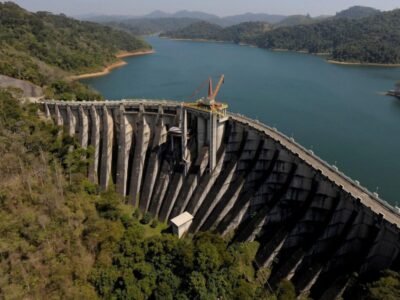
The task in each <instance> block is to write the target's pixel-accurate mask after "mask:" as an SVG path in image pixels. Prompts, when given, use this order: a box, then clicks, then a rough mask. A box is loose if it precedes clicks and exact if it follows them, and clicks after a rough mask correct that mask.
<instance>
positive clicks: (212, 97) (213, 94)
mask: <svg viewBox="0 0 400 300" xmlns="http://www.w3.org/2000/svg"><path fill="white" fill-rule="evenodd" d="M224 82H225V75H223V74H222V75H221V78H220V79H219V82H218V84H217V87H216V88H215V91H213V87H212V78H211V77H210V79H209V81H208V100H209V101H210V103H211V102H212V101H214V102H215V98H216V97H217V95H218V93H219V90H220V89H221V86H222V84H223V83H224Z"/></svg>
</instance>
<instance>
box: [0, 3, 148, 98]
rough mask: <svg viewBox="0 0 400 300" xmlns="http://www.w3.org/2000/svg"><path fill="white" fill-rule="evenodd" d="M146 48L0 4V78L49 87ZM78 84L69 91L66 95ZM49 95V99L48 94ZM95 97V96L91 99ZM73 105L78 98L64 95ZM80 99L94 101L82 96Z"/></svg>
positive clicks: (108, 32) (111, 32)
mask: <svg viewBox="0 0 400 300" xmlns="http://www.w3.org/2000/svg"><path fill="white" fill-rule="evenodd" d="M148 48H150V46H149V45H148V44H147V43H145V42H144V41H142V40H140V39H138V38H136V37H134V36H132V35H131V34H129V33H127V32H123V31H119V30H115V29H112V28H110V27H107V26H103V25H99V24H95V23H90V22H82V21H77V20H74V19H71V18H68V17H66V16H65V15H53V14H51V13H48V12H38V13H31V12H28V11H26V10H24V9H22V8H21V7H19V6H18V5H16V4H14V3H12V2H4V3H1V2H0V74H4V75H7V76H10V77H14V78H17V79H22V80H27V81H30V82H32V83H34V84H37V85H39V86H42V87H43V86H47V87H50V90H51V93H53V94H56V95H58V96H60V95H64V96H68V95H66V94H65V93H63V92H59V91H58V90H57V88H55V87H54V84H53V83H54V82H55V81H59V80H61V79H63V78H64V77H66V76H68V75H70V74H79V73H88V72H93V71H98V70H100V69H102V68H104V66H106V65H108V64H110V63H112V62H114V61H116V56H115V55H116V54H117V53H118V52H120V51H134V50H140V49H148ZM76 87H78V89H80V91H77V93H78V94H80V95H81V96H82V93H83V91H84V90H86V91H88V90H87V88H84V87H83V86H82V85H81V84H79V83H76V84H75V85H69V90H75V88H76ZM51 93H50V94H51ZM96 96H98V94H96ZM69 97H70V98H71V97H72V98H73V99H77V98H80V97H79V95H77V94H76V93H69ZM84 98H89V99H88V100H90V99H91V98H94V95H91V94H90V92H86V95H84Z"/></svg>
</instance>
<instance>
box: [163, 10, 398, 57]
mask: <svg viewBox="0 0 400 300" xmlns="http://www.w3.org/2000/svg"><path fill="white" fill-rule="evenodd" d="M354 13H355V12H354ZM361 13H363V14H366V13H367V12H365V11H362V12H360V14H361ZM369 13H370V14H371V12H369ZM360 14H356V15H357V16H359V15H360ZM346 16H347V17H345V16H340V15H339V16H338V17H335V18H330V19H327V20H323V21H320V22H313V23H312V24H307V25H297V26H284V27H279V28H275V29H272V30H268V29H271V28H268V26H265V27H264V29H261V30H260V24H258V25H257V24H253V25H252V23H246V24H241V25H237V26H236V28H233V27H228V28H224V29H222V28H220V27H218V26H215V25H211V24H205V23H204V22H201V23H196V24H192V25H190V26H189V27H187V28H184V29H181V30H178V31H175V32H166V33H165V34H164V36H167V37H171V38H193V39H212V40H221V41H231V42H236V43H241V42H244V43H250V44H253V45H256V46H258V47H261V48H266V49H285V50H290V51H306V52H309V53H314V54H317V53H324V54H327V55H329V58H330V59H332V60H336V61H340V62H355V63H376V64H400V47H399V45H400V9H398V10H393V11H390V12H383V13H378V12H375V13H373V14H372V15H371V16H367V17H362V18H356V17H354V18H351V17H350V16H353V15H352V14H350V12H348V13H347V14H346ZM238 28H240V29H241V30H238Z"/></svg>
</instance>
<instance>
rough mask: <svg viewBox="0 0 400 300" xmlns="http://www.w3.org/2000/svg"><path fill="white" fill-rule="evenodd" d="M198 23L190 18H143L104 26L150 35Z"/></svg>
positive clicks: (113, 22) (114, 22)
mask: <svg viewBox="0 0 400 300" xmlns="http://www.w3.org/2000/svg"><path fill="white" fill-rule="evenodd" d="M198 21H199V20H197V19H190V18H157V19H150V18H144V19H128V20H123V21H111V22H107V23H105V25H109V26H111V27H115V28H117V29H122V30H125V31H128V32H130V33H132V34H135V35H150V34H156V33H160V32H164V31H175V30H180V29H182V28H185V27H187V26H189V25H191V24H193V23H196V22H198Z"/></svg>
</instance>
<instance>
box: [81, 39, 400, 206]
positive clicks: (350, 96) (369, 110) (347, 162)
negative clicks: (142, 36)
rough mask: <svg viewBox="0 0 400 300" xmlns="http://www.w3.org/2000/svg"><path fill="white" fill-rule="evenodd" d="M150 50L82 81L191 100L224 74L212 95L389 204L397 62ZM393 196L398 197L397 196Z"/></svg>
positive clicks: (185, 44)
mask: <svg viewBox="0 0 400 300" xmlns="http://www.w3.org/2000/svg"><path fill="white" fill-rule="evenodd" d="M147 40H148V42H149V43H151V44H152V46H153V47H154V49H155V51H156V53H155V54H152V55H146V56H139V57H131V58H126V59H125V60H126V61H127V62H128V64H127V65H126V66H124V67H122V68H120V69H116V70H114V71H113V72H111V73H110V74H108V75H107V76H104V77H97V78H91V79H85V80H82V82H84V83H87V84H89V85H91V86H92V87H94V88H95V89H96V90H98V91H99V92H101V93H102V94H103V95H104V96H105V97H106V98H107V99H124V98H126V99H128V98H146V99H170V100H178V101H193V100H195V99H196V98H199V97H200V96H204V95H205V94H206V92H207V91H206V89H203V90H202V91H201V92H200V93H199V94H197V95H195V96H194V97H193V94H194V92H195V91H196V90H197V89H198V88H199V86H200V85H201V84H202V83H203V82H204V81H205V80H206V79H207V78H208V77H209V76H213V77H214V78H217V77H218V76H219V75H220V74H225V78H226V82H225V84H224V86H223V87H222V89H221V92H220V94H219V96H218V98H217V100H220V101H222V102H226V103H228V104H229V110H230V111H232V112H237V113H241V114H244V115H246V116H249V117H251V118H254V119H258V120H260V121H262V122H264V123H266V124H267V125H269V126H274V127H276V128H277V129H278V130H280V131H282V132H283V133H285V134H286V135H288V136H291V137H294V139H295V140H296V141H297V142H299V143H300V144H302V145H303V146H304V147H306V148H308V149H312V150H313V151H314V153H315V154H317V155H318V156H320V157H321V158H322V159H324V160H326V161H327V162H329V163H330V164H335V165H337V167H338V168H339V170H341V171H342V172H344V173H345V174H346V175H348V176H349V177H351V178H352V179H354V180H358V181H360V182H361V184H362V185H363V186H365V187H367V188H368V189H370V190H371V191H372V192H377V193H378V194H379V195H380V197H381V198H383V199H384V200H386V201H388V202H389V203H391V204H393V205H396V204H400V101H399V100H397V99H395V98H390V97H386V96H383V93H384V92H385V91H387V90H390V89H392V88H393V86H394V84H395V82H396V81H398V80H400V68H383V67H364V66H343V65H333V64H329V63H327V62H326V61H325V60H324V59H322V58H320V57H316V56H312V55H307V54H300V53H290V52H272V51H267V50H263V49H258V48H253V47H248V46H239V45H234V44H228V43H208V42H207V43H205V42H191V41H172V40H167V39H160V38H158V37H150V38H148V39H147ZM397 201H399V202H397Z"/></svg>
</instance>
